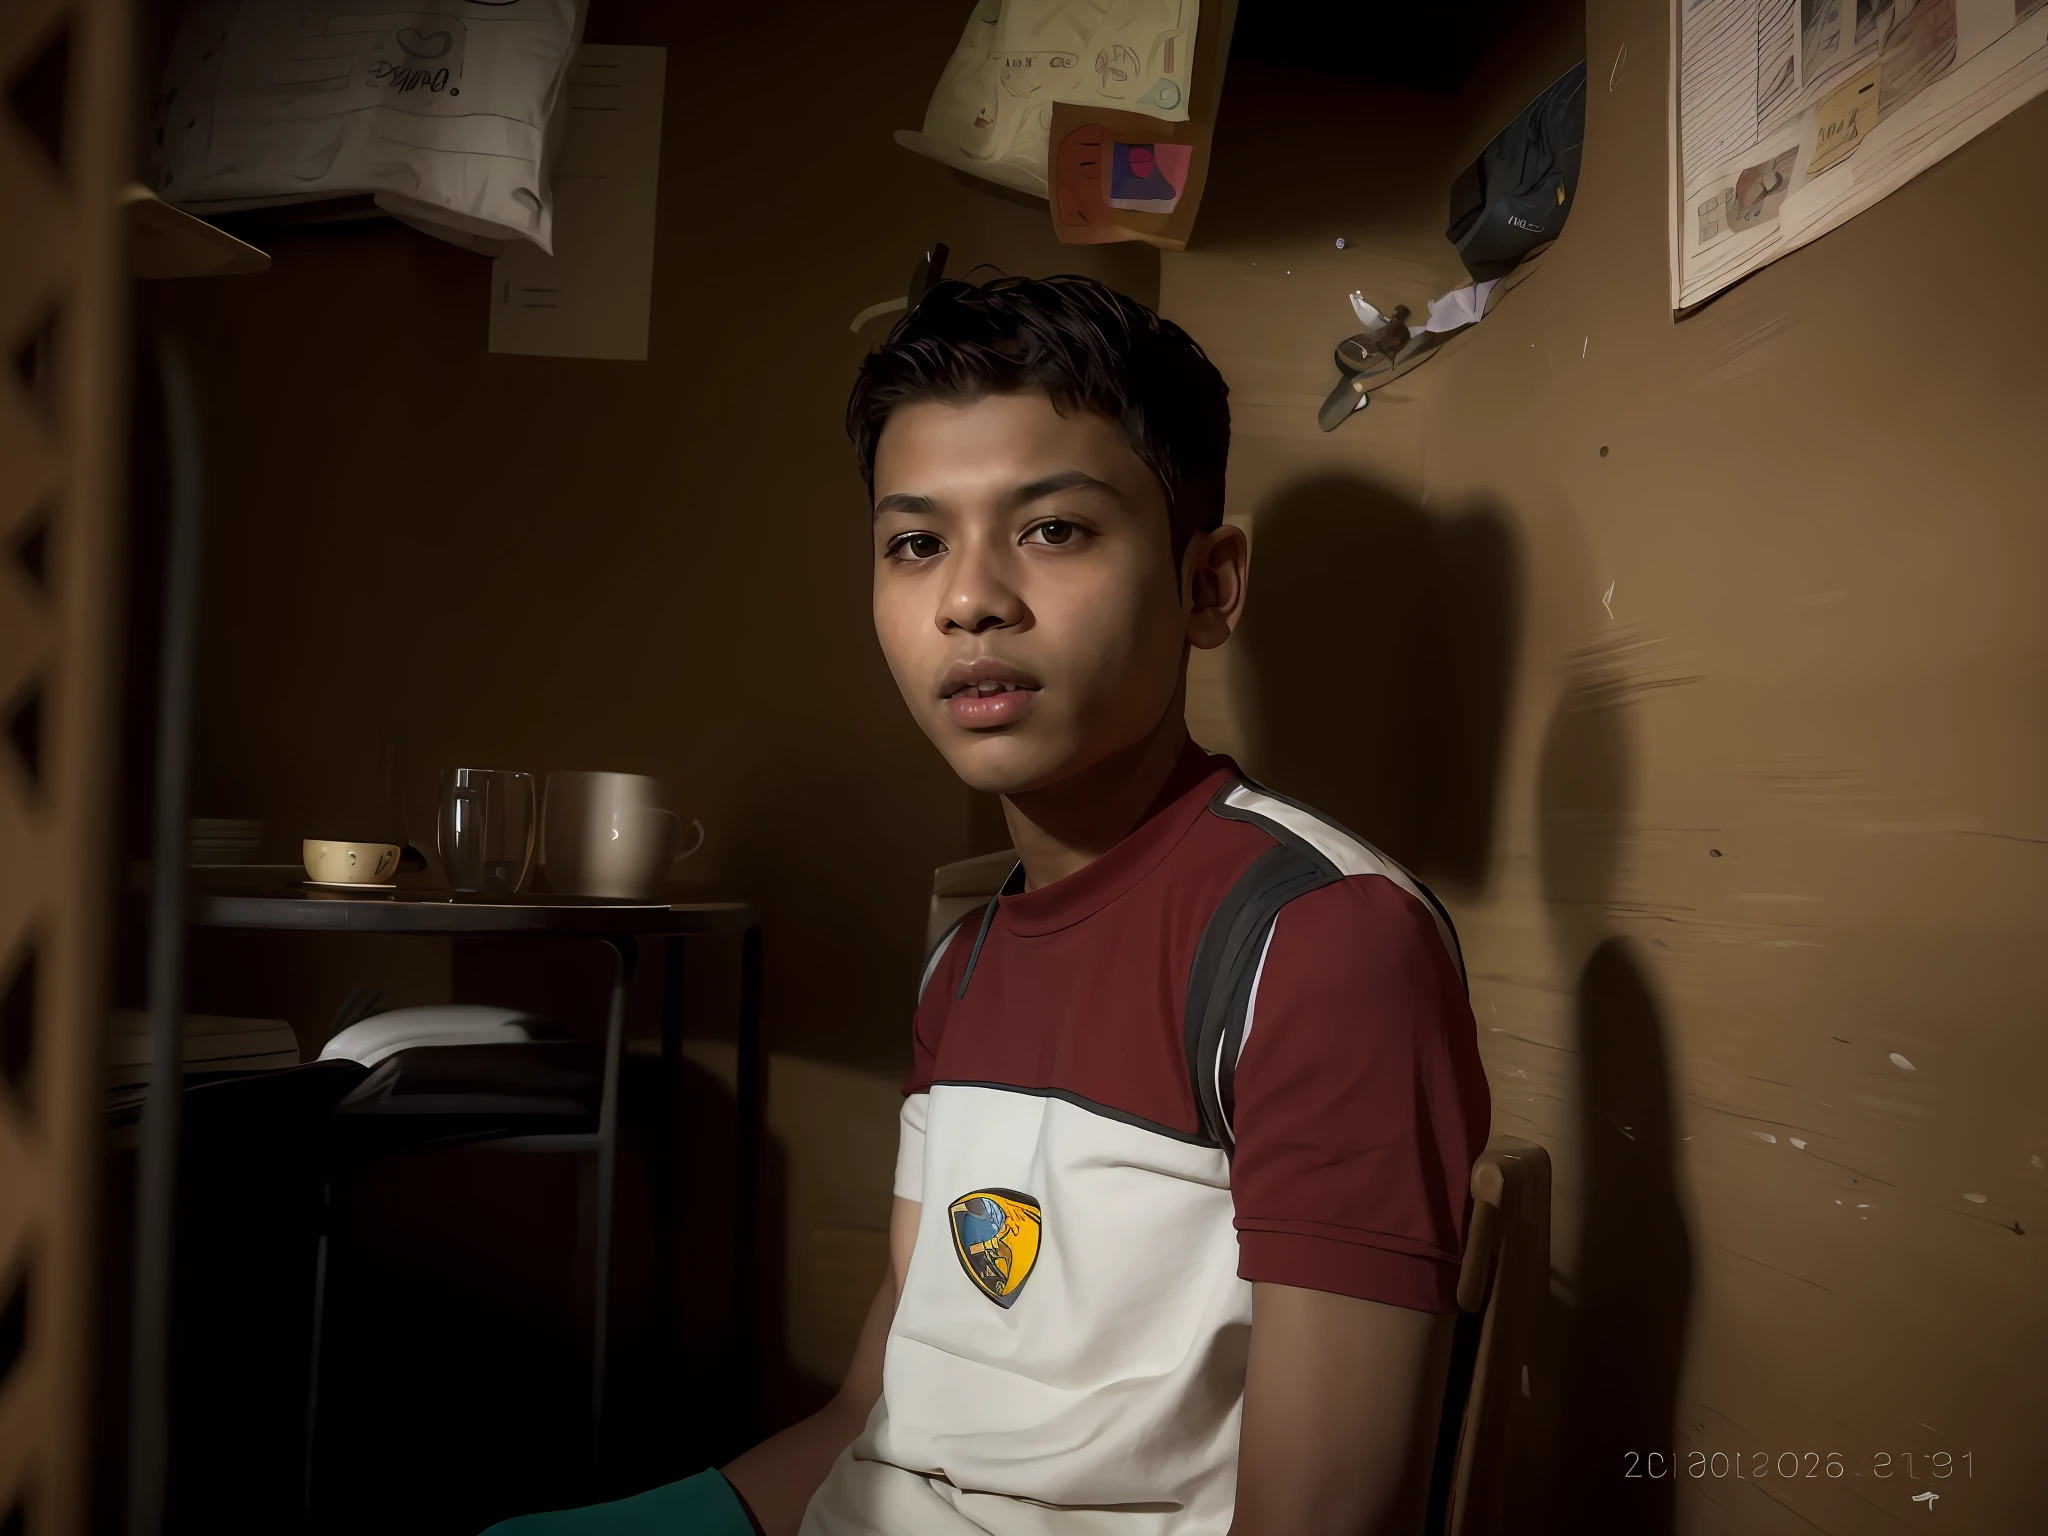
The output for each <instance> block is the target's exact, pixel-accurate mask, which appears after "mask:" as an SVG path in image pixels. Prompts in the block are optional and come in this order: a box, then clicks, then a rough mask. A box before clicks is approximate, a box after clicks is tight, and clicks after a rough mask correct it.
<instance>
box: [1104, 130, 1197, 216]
mask: <svg viewBox="0 0 2048 1536" xmlns="http://www.w3.org/2000/svg"><path fill="white" fill-rule="evenodd" d="M1193 157H1194V150H1193V148H1192V146H1190V145H1187V144H1124V143H1120V142H1113V143H1111V145H1110V162H1109V199H1108V200H1109V206H1110V207H1112V208H1130V209H1134V210H1136V211H1138V212H1141V213H1171V212H1173V209H1174V205H1175V204H1176V203H1178V202H1179V201H1180V194H1181V189H1182V188H1183V187H1185V186H1186V185H1187V182H1188V162H1189V161H1190V160H1191V159H1192V158H1193Z"/></svg>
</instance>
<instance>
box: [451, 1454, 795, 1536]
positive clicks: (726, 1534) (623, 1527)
mask: <svg viewBox="0 0 2048 1536" xmlns="http://www.w3.org/2000/svg"><path fill="white" fill-rule="evenodd" d="M483 1536H754V1522H753V1521H752V1520H750V1519H748V1518H747V1511H746V1507H745V1506H744V1505H742V1504H741V1503H740V1496H739V1495H738V1494H736V1493H734V1492H733V1491H732V1484H730V1483H728V1482H727V1481H726V1480H725V1479H724V1478H722V1477H720V1476H719V1475H718V1474H717V1473H716V1472H713V1471H708V1470H707V1471H703V1472H699V1473H698V1474H697V1475H696V1476H695V1477H686V1478H684V1479H683V1480H682V1481H681V1482H679V1483H668V1484H665V1485H664V1486H662V1487H660V1488H650V1489H648V1490H647V1492H645V1493H636V1494H634V1495H633V1497H631V1498H630V1499H618V1500H615V1501H614V1502H612V1503H610V1504H586V1505H585V1506H584V1507H583V1508H581V1509H558V1510H554V1511H553V1512H551V1513H549V1514H545V1515H519V1516H516V1517H515V1518H513V1519H510V1520H500V1521H499V1522H498V1523H497V1524H496V1525H494V1526H492V1527H491V1528H490V1529H489V1530H487V1531H485V1532H484V1533H483Z"/></svg>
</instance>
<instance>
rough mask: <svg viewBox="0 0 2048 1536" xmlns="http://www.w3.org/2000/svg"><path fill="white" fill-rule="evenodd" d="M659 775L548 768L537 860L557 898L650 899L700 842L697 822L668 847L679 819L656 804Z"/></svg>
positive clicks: (680, 822)
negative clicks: (682, 842)
mask: <svg viewBox="0 0 2048 1536" xmlns="http://www.w3.org/2000/svg"><path fill="white" fill-rule="evenodd" d="M664 798H665V796H664V795H663V793H662V788H661V781H660V780H659V779H650V778H647V777H646V776H644V775H642V774H637V773H551V774H549V775H548V785H547V795H546V802H545V804H544V806H543V807H542V810H541V818H540V840H541V848H540V862H541V867H542V868H544V869H545V870H547V872H548V884H549V885H551V886H552V887H554V889H555V890H556V891H557V892H558V893H560V894H562V895H564V896H605V897H610V898H611V899H613V900H616V901H652V900H654V899H655V898H656V897H658V896H659V895H660V894H661V887H662V884H663V882H664V881H666V880H667V879H668V877H669V876H670V875H671V874H672V873H673V872H674V870H675V867H676V865H678V864H680V863H682V861H683V860H684V859H687V858H688V857H689V856H690V855H691V854H693V853H695V852H696V851H697V850H698V849H699V848H701V847H703V846H704V828H703V825H702V824H701V823H699V822H695V821H693V822H691V823H689V825H690V826H691V827H693V828H694V829H695V830H696V837H695V839H694V840H693V841H692V842H691V843H690V846H689V847H687V848H685V849H683V850H682V852H680V853H678V852H676V846H675V845H676V837H677V835H678V834H679V833H680V832H681V831H682V829H683V819H682V817H680V816H678V815H677V814H676V813H675V812H674V811H672V810H669V809H668V808H667V807H666V806H664V805H663V804H662V803H661V802H662V800H663V799H664Z"/></svg>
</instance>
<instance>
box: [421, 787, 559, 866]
mask: <svg viewBox="0 0 2048 1536" xmlns="http://www.w3.org/2000/svg"><path fill="white" fill-rule="evenodd" d="M539 824H540V822H539V817H538V816H537V815H536V814H535V808H534V783H533V775H532V774H530V773H518V772H514V771H512V770H510V769H504V768H450V769H449V770H448V771H447V772H446V773H445V774H443V775H442V776H441V814H440V818H439V820H438V821H437V823H436V825H435V828H434V846H435V847H436V848H437V849H438V850H439V851H440V854H441V867H442V868H443V869H444V870H446V871H447V874H448V884H449V886H450V887H451V888H452V889H454V890H458V891H475V892H478V893H479V894H482V895H486V896H509V895H511V894H512V893H513V892H514V891H519V890H523V889H524V888H525V886H526V877H527V876H528V875H529V874H530V873H531V872H532V870H533V837H534V832H535V829H536V828H537V827H538V826H539Z"/></svg>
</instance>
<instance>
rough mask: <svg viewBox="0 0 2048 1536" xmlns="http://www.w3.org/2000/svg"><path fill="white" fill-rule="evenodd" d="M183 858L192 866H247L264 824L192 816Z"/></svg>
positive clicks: (225, 818)
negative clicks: (188, 839)
mask: <svg viewBox="0 0 2048 1536" xmlns="http://www.w3.org/2000/svg"><path fill="white" fill-rule="evenodd" d="M189 836H190V842H189V843H188V844H187V853H186V857H187V858H188V859H189V860H190V861H191V862H192V863H194V864H248V863H252V862H253V861H254V859H255V855H256V845H257V844H258V843H260V842H261V841H263V823H262V822H260V821H235V820H232V819H230V818H228V817H223V816H194V817H193V818H192V828H191V832H190V834H189Z"/></svg>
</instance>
